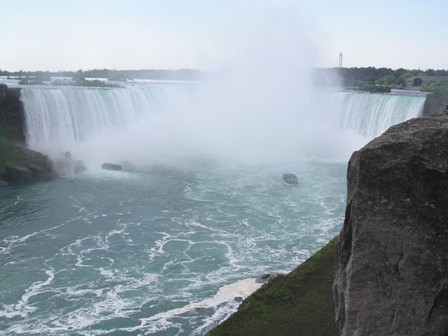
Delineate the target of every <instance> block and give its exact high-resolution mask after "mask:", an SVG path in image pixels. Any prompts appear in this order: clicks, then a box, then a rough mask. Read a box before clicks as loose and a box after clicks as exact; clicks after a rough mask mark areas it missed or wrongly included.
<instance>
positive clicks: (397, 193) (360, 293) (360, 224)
mask: <svg viewBox="0 0 448 336" xmlns="http://www.w3.org/2000/svg"><path fill="white" fill-rule="evenodd" d="M347 183H348V195H347V208H346V217H345V222H344V226H343V228H342V230H341V232H340V235H339V241H338V247H337V260H336V273H335V282H334V287H333V293H334V299H335V305H336V321H337V323H338V326H339V329H340V331H341V335H342V336H348V335H357V336H362V335H406V336H410V335H419V336H420V335H448V113H445V114H438V115H430V116H425V117H422V118H417V119H413V120H410V121H408V122H405V123H402V124H399V125H396V126H394V127H391V128H390V129H389V130H388V131H387V132H386V133H384V134H383V135H382V136H380V137H379V138H377V139H375V140H373V141H371V142H370V143H369V144H368V145H367V146H365V147H364V148H362V149H361V150H360V151H358V152H355V153H354V154H353V155H352V157H351V159H350V162H349V167H348V182H347Z"/></svg>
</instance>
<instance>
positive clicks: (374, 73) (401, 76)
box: [316, 67, 448, 92]
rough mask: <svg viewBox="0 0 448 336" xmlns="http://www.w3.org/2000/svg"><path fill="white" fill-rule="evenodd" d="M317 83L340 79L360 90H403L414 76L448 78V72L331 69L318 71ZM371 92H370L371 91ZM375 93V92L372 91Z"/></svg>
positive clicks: (343, 82) (345, 85)
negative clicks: (327, 79) (388, 87)
mask: <svg viewBox="0 0 448 336" xmlns="http://www.w3.org/2000/svg"><path fill="white" fill-rule="evenodd" d="M316 75H317V77H318V78H317V82H318V83H321V82H325V78H334V77H338V78H339V79H340V80H341V85H342V86H344V87H348V88H359V87H365V86H377V85H379V86H385V85H387V86H390V87H397V88H403V87H405V85H406V84H405V82H406V80H407V79H409V78H411V77H414V76H448V70H433V69H428V70H426V71H421V70H420V69H418V70H407V69H403V68H400V69H397V70H392V69H389V68H374V67H367V68H330V69H317V70H316ZM369 92H370V91H369ZM371 92H374V91H371Z"/></svg>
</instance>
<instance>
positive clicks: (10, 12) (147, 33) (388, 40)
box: [0, 0, 448, 71]
mask: <svg viewBox="0 0 448 336" xmlns="http://www.w3.org/2000/svg"><path fill="white" fill-rule="evenodd" d="M446 13H448V1H446V0H427V1H421V0H419V1H417V0H406V1H405V0H393V1H391V0H387V1H386V0H365V1H360V0H339V1H333V0H39V1H33V0H0V69H1V70H8V71H19V70H23V71H37V70H41V71H63V70H72V71H75V70H78V69H83V70H88V69H95V68H96V69H103V68H107V69H113V68H115V69H117V70H129V69H179V68H194V69H200V70H220V69H223V68H226V67H229V66H239V65H241V64H244V63H250V62H253V61H256V60H257V59H259V58H263V59H264V60H271V61H270V62H269V61H265V62H264V63H263V64H264V65H266V66H272V67H274V68H275V66H276V64H277V63H276V62H297V63H300V64H301V65H304V66H313V67H336V66H338V64H339V54H340V53H342V65H343V67H367V66H373V67H387V68H392V69H397V68H406V69H421V70H426V69H448V43H447V41H448V37H447V33H448V19H447V16H446ZM278 55H282V56H281V57H280V58H279V57H277V56H278Z"/></svg>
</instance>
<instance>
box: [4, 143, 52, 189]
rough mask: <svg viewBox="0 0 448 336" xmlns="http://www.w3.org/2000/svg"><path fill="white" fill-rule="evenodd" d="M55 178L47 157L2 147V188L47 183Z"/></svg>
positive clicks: (26, 150) (24, 150) (33, 152)
mask: <svg viewBox="0 0 448 336" xmlns="http://www.w3.org/2000/svg"><path fill="white" fill-rule="evenodd" d="M55 176H56V174H55V172H54V170H53V167H52V164H51V162H50V160H49V159H48V157H46V156H45V155H43V154H41V153H38V152H36V151H33V150H30V149H26V148H22V147H18V146H0V186H5V185H9V184H21V183H30V182H37V181H45V180H50V179H52V178H54V177H55Z"/></svg>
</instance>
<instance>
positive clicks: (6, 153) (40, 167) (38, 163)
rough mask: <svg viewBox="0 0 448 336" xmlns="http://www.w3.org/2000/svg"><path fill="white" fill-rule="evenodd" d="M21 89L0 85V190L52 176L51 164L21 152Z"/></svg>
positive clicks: (23, 149)
mask: <svg viewBox="0 0 448 336" xmlns="http://www.w3.org/2000/svg"><path fill="white" fill-rule="evenodd" d="M23 120H24V117H23V105H22V102H21V100H20V88H8V87H7V86H6V85H4V84H0V186H5V185H9V184H17V183H29V182H35V181H42V180H48V179H51V178H53V177H54V176H55V173H54V171H53V167H52V164H51V162H50V160H49V159H48V158H47V157H46V156H45V155H43V154H40V153H38V152H36V151H33V150H30V149H27V148H24V143H25V135H24V121H23Z"/></svg>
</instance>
